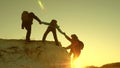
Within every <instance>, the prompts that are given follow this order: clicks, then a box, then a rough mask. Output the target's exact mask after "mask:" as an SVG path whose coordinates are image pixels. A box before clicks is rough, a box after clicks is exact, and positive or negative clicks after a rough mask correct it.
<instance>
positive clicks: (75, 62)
mask: <svg viewBox="0 0 120 68" xmlns="http://www.w3.org/2000/svg"><path fill="white" fill-rule="evenodd" d="M71 67H72V68H82V65H81V62H80V60H79V59H76V60H72V61H71Z"/></svg>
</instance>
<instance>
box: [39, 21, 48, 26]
mask: <svg viewBox="0 0 120 68" xmlns="http://www.w3.org/2000/svg"><path fill="white" fill-rule="evenodd" d="M41 24H44V25H50V23H48V22H44V21H42V22H41Z"/></svg>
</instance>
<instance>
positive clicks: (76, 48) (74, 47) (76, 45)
mask: <svg viewBox="0 0 120 68" xmlns="http://www.w3.org/2000/svg"><path fill="white" fill-rule="evenodd" d="M64 36H65V38H66V39H67V40H69V41H70V42H71V44H70V45H69V46H68V47H65V49H70V53H69V55H70V56H71V55H72V54H73V60H75V59H77V58H78V57H79V55H80V54H81V50H82V49H83V48H84V44H83V42H82V41H80V40H79V39H78V37H77V35H76V34H72V35H71V38H70V37H68V36H67V35H66V34H65V33H64Z"/></svg>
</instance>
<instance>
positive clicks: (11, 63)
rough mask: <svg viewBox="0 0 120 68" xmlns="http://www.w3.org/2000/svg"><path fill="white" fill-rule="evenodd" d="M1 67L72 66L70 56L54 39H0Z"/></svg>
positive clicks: (37, 67)
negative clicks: (44, 40)
mask: <svg viewBox="0 0 120 68" xmlns="http://www.w3.org/2000/svg"><path fill="white" fill-rule="evenodd" d="M0 68H70V57H69V56H68V53H67V51H66V50H65V49H64V48H62V47H58V46H56V45H55V42H53V41H47V42H45V43H43V42H41V41H36V40H34V41H32V42H25V41H24V40H15V39H11V40H10V39H9V40H6V39H0Z"/></svg>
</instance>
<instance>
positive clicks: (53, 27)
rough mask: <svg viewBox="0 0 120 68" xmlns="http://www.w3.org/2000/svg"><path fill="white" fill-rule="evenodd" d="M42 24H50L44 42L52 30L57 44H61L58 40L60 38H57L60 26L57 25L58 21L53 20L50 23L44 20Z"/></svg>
mask: <svg viewBox="0 0 120 68" xmlns="http://www.w3.org/2000/svg"><path fill="white" fill-rule="evenodd" d="M42 24H45V25H49V26H48V28H47V30H46V32H45V33H44V36H43V38H42V41H43V42H44V41H45V39H46V36H47V34H48V33H49V32H50V31H51V32H52V33H53V36H54V40H55V43H56V45H57V46H59V42H58V38H57V34H56V28H59V26H58V25H57V21H56V20H52V21H51V22H50V23H46V22H42Z"/></svg>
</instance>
